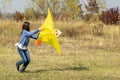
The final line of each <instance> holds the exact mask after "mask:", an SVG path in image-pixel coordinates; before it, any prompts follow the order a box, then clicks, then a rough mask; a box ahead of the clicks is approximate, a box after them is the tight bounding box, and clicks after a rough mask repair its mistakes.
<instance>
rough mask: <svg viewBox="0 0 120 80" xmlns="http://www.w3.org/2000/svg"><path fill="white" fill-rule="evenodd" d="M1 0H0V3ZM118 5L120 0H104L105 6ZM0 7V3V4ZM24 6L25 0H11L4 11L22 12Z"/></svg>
mask: <svg viewBox="0 0 120 80" xmlns="http://www.w3.org/2000/svg"><path fill="white" fill-rule="evenodd" d="M1 1H3V0H0V3H1ZM82 1H84V2H86V1H87V0H81V2H82ZM117 6H119V8H120V0H106V7H107V8H111V7H117ZM0 7H1V4H0ZM24 7H25V0H12V4H11V7H10V9H8V11H6V12H10V13H14V12H15V11H16V10H17V11H20V12H24Z"/></svg>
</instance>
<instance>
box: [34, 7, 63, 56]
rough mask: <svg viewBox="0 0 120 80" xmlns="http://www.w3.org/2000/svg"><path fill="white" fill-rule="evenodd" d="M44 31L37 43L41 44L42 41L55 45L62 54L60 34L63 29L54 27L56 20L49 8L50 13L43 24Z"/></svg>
mask: <svg viewBox="0 0 120 80" xmlns="http://www.w3.org/2000/svg"><path fill="white" fill-rule="evenodd" d="M41 29H42V31H41V32H40V34H39V36H38V40H37V41H36V44H40V43H41V41H42V42H44V43H47V44H49V45H51V46H53V47H54V48H55V49H56V50H57V52H58V53H59V54H61V49H60V44H59V42H58V38H57V37H58V36H59V35H60V34H61V31H60V30H58V29H56V28H54V22H53V19H52V15H51V12H50V10H49V8H48V15H47V18H46V19H45V21H44V23H43V24H42V26H41Z"/></svg>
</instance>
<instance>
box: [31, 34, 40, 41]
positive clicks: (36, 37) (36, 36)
mask: <svg viewBox="0 0 120 80" xmlns="http://www.w3.org/2000/svg"><path fill="white" fill-rule="evenodd" d="M38 36H39V33H38V34H36V35H31V36H30V37H31V38H33V39H35V40H37V39H38Z"/></svg>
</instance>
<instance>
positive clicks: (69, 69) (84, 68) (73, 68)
mask: <svg viewBox="0 0 120 80" xmlns="http://www.w3.org/2000/svg"><path fill="white" fill-rule="evenodd" d="M84 70H86V71H89V68H88V67H82V66H79V67H71V68H61V69H40V70H36V71H26V72H25V73H39V72H40V73H41V72H47V71H84Z"/></svg>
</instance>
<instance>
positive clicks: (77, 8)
mask: <svg viewBox="0 0 120 80" xmlns="http://www.w3.org/2000/svg"><path fill="white" fill-rule="evenodd" d="M78 3H80V2H79V0H67V2H66V5H67V6H68V9H69V11H68V15H70V17H72V19H75V18H77V17H79V16H80V14H81V12H82V11H81V5H80V4H78Z"/></svg>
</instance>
